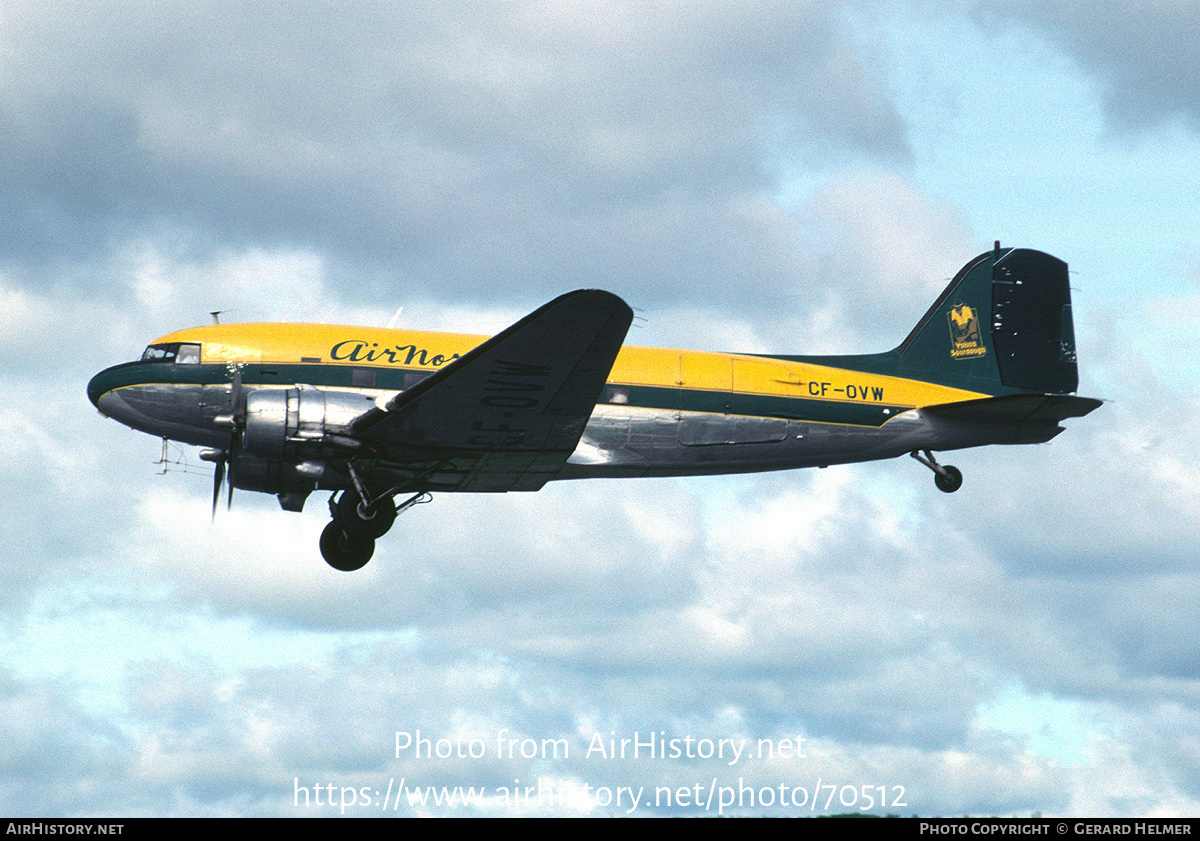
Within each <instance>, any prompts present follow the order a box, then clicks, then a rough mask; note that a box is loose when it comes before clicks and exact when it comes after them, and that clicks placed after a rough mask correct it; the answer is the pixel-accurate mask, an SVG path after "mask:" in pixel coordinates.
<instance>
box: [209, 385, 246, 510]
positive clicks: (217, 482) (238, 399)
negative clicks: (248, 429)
mask: <svg viewBox="0 0 1200 841" xmlns="http://www.w3.org/2000/svg"><path fill="white" fill-rule="evenodd" d="M229 409H230V412H229V414H228V415H224V416H218V417H217V418H215V419H214V420H215V421H216V422H217V423H218V424H225V425H228V426H229V427H230V429H231V432H230V434H229V446H228V447H227V448H226V449H223V450H205V451H204V452H202V453H200V458H201V459H203V460H204V461H211V462H213V463H214V464H215V465H216V470H214V471H213V497H212V515H213V519H216V517H217V503H218V502H219V501H220V499H221V485H222V484H224V482H225V479H226V477H228V479H229V491H228V495H227V496H226V498H225V510H227V511H228V510H229V509H230V508H232V507H233V486H234V473H235V466H236V465H237V454H238V451H239V450H240V449H241V446H242V427H243V426H244V425H245V422H246V399H245V393H244V390H243V388H242V370H241V368H240V367H239V368H234V369H233V379H232V381H231V382H230V386H229Z"/></svg>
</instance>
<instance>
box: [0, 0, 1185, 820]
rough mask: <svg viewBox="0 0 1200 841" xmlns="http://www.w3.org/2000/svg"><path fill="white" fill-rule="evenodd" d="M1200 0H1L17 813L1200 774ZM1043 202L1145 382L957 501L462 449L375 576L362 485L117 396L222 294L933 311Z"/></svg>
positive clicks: (2, 604)
mask: <svg viewBox="0 0 1200 841" xmlns="http://www.w3.org/2000/svg"><path fill="white" fill-rule="evenodd" d="M1197 31H1200V3H1196V2H1192V1H1191V0H1174V2H1172V1H1171V0H1161V1H1160V2H1145V3H1126V2H1117V0H1088V2H1087V3H1086V4H1085V3H1082V2H1073V0H1064V1H1063V2H1057V3H1052V2H1038V1H1037V0H977V2H971V0H907V1H905V0H828V2H801V0H793V2H785V0H774V1H773V0H764V1H763V2H756V3H749V4H748V3H744V2H741V0H696V2H690V3H682V2H668V0H580V1H579V2H555V0H541V2H527V1H526V0H495V2H465V0H446V1H445V2H439V3H411V2H406V0H399V1H398V0H388V2H386V3H382V2H379V3H377V2H357V3H332V2H317V0H290V2H286V3H285V2H257V1H256V0H249V2H238V3H231V2H223V0H191V2H187V3H172V2H167V3H154V4H147V3H143V2H134V0H80V2H77V3H72V4H69V5H64V4H61V3H49V2H44V1H43V0H0V157H2V158H3V160H4V162H5V163H4V166H3V167H0V195H2V196H3V197H4V202H3V204H4V210H3V211H2V212H0V220H2V222H3V224H0V326H2V329H0V350H2V354H3V357H2V358H3V360H4V363H3V368H2V373H0V376H2V378H3V379H2V383H0V385H2V387H0V410H2V411H3V414H4V418H5V429H6V434H5V435H4V436H2V437H0V456H2V457H3V461H4V463H5V465H6V467H7V470H6V475H7V476H8V478H9V489H8V492H7V493H6V494H4V498H3V501H0V523H3V528H4V530H5V534H6V537H7V540H6V541H5V542H6V549H5V551H4V553H3V555H4V559H5V561H6V562H5V563H4V564H3V565H0V584H2V586H0V813H3V814H8V815H13V816H19V815H38V816H89V815H90V816H232V815H249V816H273V815H281V816H309V815H311V816H324V815H343V814H344V815H346V816H362V817H375V816H382V815H396V816H407V815H444V816H465V815H579V816H607V815H624V814H630V815H637V816H649V815H702V816H715V815H717V814H726V815H729V814H750V815H762V814H771V815H774V814H779V815H807V814H823V813H828V812H852V811H867V812H871V813H875V814H886V813H894V814H920V815H926V816H928V815H1017V816H1028V815H1031V814H1035V813H1040V814H1043V815H1047V816H1049V815H1071V816H1197V815H1200V774H1198V773H1197V769H1198V768H1200V607H1198V599H1197V594H1198V593H1200V570H1198V568H1197V562H1196V553H1195V547H1196V546H1197V545H1200V507H1198V506H1197V505H1196V503H1195V500H1196V498H1197V496H1198V495H1200V467H1198V466H1197V462H1196V459H1195V453H1196V441H1197V440H1198V439H1200V421H1198V420H1197V417H1198V412H1197V410H1198V409H1200V389H1198V387H1197V381H1198V376H1200V365H1198V364H1197V361H1196V360H1197V358H1198V356H1197V354H1196V346H1197V344H1198V342H1197V339H1198V337H1200V330H1198V329H1197V325H1198V324H1200V245H1197V243H1196V241H1195V234H1196V232H1197V231H1200V203H1197V202H1196V200H1195V196H1196V194H1197V193H1198V192H1200V166H1198V165H1197V164H1198V162H1200V88H1197V86H1196V85H1195V68H1196V67H1197V66H1200V40H1198V39H1197V37H1196V32H1197ZM995 240H1000V241H1001V242H1002V243H1003V244H1005V245H1011V246H1021V247H1028V248H1036V249H1039V250H1043V251H1047V252H1049V253H1051V254H1054V255H1055V256H1057V257H1059V258H1061V259H1063V260H1065V261H1067V262H1068V263H1069V265H1070V268H1071V284H1072V295H1073V303H1074V313H1075V330H1076V337H1077V343H1078V353H1079V360H1080V372H1081V374H1080V386H1079V392H1080V393H1081V394H1084V395H1086V396H1090V397H1097V398H1100V399H1103V400H1104V401H1106V402H1105V405H1104V406H1103V407H1102V408H1101V409H1099V410H1098V411H1096V412H1094V413H1093V414H1092V415H1090V416H1088V417H1086V418H1082V419H1077V420H1073V421H1069V422H1068V423H1067V424H1066V425H1067V426H1068V427H1069V428H1068V430H1067V431H1066V432H1065V433H1063V434H1062V435H1061V436H1059V437H1058V438H1056V439H1055V440H1054V441H1052V442H1051V443H1049V444H1045V445H1039V446H1027V447H1005V448H983V449H978V450H969V451H963V452H959V453H954V454H953V459H952V460H953V463H954V464H956V465H957V466H958V467H959V468H960V469H961V470H962V471H963V473H964V475H965V477H966V482H965V484H964V486H963V488H962V490H961V491H959V492H958V493H956V494H954V495H952V496H950V495H944V494H941V493H938V492H937V491H936V490H935V489H934V487H933V483H932V481H930V476H929V472H928V470H926V469H925V468H923V467H921V466H920V465H918V464H916V463H915V462H913V461H912V460H911V459H907V458H902V459H898V460H895V461H890V462H876V463H868V464H861V465H854V466H845V467H831V468H828V469H826V470H811V471H791V472H785V473H777V474H763V475H755V476H741V477H711V478H685V479H662V480H642V481H632V480H623V481H602V480H588V481H581V482H575V483H559V484H551V485H549V486H547V487H546V488H545V489H543V490H542V491H540V492H538V493H536V494H507V495H492V496H472V495H454V494H440V495H438V496H437V497H436V499H435V500H434V501H433V503H432V504H430V505H424V506H419V507H416V508H415V509H413V510H411V511H408V512H406V513H405V514H403V515H402V517H401V518H400V520H399V521H398V522H397V525H396V527H395V528H394V529H393V530H392V532H391V533H390V534H389V535H388V536H387V537H385V538H384V539H382V540H381V541H380V543H379V546H378V549H377V551H376V554H375V557H374V559H373V560H372V562H371V563H370V564H369V565H368V566H367V567H366V568H364V569H363V570H361V571H360V572H357V573H354V574H344V573H338V572H336V571H334V570H332V569H330V568H328V567H327V566H326V565H325V564H324V562H323V561H322V560H321V558H320V555H319V552H318V550H317V538H318V535H319V533H320V531H321V529H322V528H323V526H324V524H325V522H326V517H325V516H324V513H323V509H324V499H323V498H321V499H318V498H317V497H316V496H314V497H313V499H312V500H310V504H309V506H308V510H307V511H306V512H305V513H303V514H299V515H298V514H294V513H288V512H284V511H281V510H279V507H278V505H277V504H276V501H275V500H273V499H272V498H270V497H268V496H264V495H257V494H251V493H249V492H240V493H238V494H236V495H235V497H234V506H233V509H232V511H230V512H228V513H226V512H221V513H220V514H219V516H218V517H217V518H216V520H215V522H213V521H211V520H210V513H209V506H210V493H211V467H210V466H209V465H206V464H204V463H202V462H200V461H199V460H198V458H197V454H196V451H195V450H192V449H190V448H186V447H182V446H173V447H172V448H171V450H170V460H171V464H169V465H168V470H167V471H166V473H165V475H160V473H161V472H162V466H161V465H156V464H155V463H154V462H155V461H156V460H157V459H158V457H159V442H158V441H156V440H154V439H152V438H149V437H147V436H145V435H142V434H140V433H136V432H134V431H132V430H129V429H126V428H124V427H122V426H120V425H119V424H117V423H116V422H114V421H111V420H105V419H103V418H101V417H100V416H99V415H98V414H97V413H96V412H95V410H94V409H93V407H92V406H91V405H90V404H89V403H88V401H87V397H86V393H85V387H86V383H87V381H88V379H89V378H90V377H91V376H92V375H93V374H94V373H96V372H97V371H99V370H101V369H103V368H106V367H108V366H110V365H114V364H117V363H119V362H123V361H126V360H130V359H133V358H136V357H137V356H138V355H140V353H141V350H142V349H143V347H144V346H145V345H146V344H148V343H149V342H150V341H152V340H153V339H155V338H157V337H158V336H161V335H163V334H165V333H168V332H171V331H173V330H176V329H179V328H182V327H185V326H192V325H196V324H203V323H207V322H208V321H209V315H208V313H209V312H210V311H213V310H221V311H222V312H223V315H222V320H224V321H252V320H279V321H323V322H331V323H349V324H370V325H379V326H382V325H386V324H387V323H388V322H389V320H390V319H391V318H392V317H393V315H394V314H395V313H396V312H397V310H399V311H400V313H399V318H398V320H397V326H401V327H411V328H421V329H446V330H454V331H459V332H477V333H484V334H486V333H491V332H496V331H498V330H500V329H503V328H504V327H505V326H507V325H508V324H509V323H511V322H512V321H514V320H515V319H517V318H519V317H520V316H521V315H523V314H525V313H526V312H528V311H530V310H532V309H533V308H535V307H536V306H538V305H540V304H541V303H544V302H545V301H547V300H549V299H550V298H552V297H554V296H555V295H558V294H561V293H562V292H565V291H568V290H571V289H576V288H581V287H600V288H605V289H609V290H611V291H613V292H616V293H617V294H619V295H621V296H622V297H623V298H625V299H626V300H627V301H628V302H629V303H630V304H631V306H633V307H634V308H635V312H636V315H637V317H636V320H635V322H634V327H633V329H631V331H630V335H629V339H628V341H629V342H630V343H631V344H642V345H652V346H665V347H690V348H697V349H707V350H723V351H746V352H757V353H835V352H845V353H853V352H874V351H882V350H886V349H888V348H890V347H893V346H894V345H895V344H897V343H898V342H899V340H900V339H902V338H903V337H904V336H905V335H906V334H907V332H908V330H909V329H910V328H911V326H912V325H913V324H915V322H916V320H917V319H918V318H919V317H920V316H921V315H922V314H923V313H924V311H925V309H926V308H927V307H928V305H929V304H930V303H931V302H932V301H933V300H934V298H935V297H936V295H937V294H938V293H939V292H940V291H941V289H942V287H943V286H944V285H945V284H946V282H947V280H948V279H949V278H950V277H952V276H953V275H954V273H955V272H956V271H957V270H958V268H960V267H961V266H962V265H963V264H964V263H966V262H967V261H968V260H970V259H971V258H973V257H974V256H975V255H977V254H979V253H980V252H982V251H985V250H987V249H989V248H990V247H991V246H992V243H993V242H994V241H995ZM639 743H640V746H639ZM623 748H624V750H623ZM635 751H636V753H637V755H636V756H635V755H634V752H635ZM456 787H457V788H456ZM456 792H457V793H456Z"/></svg>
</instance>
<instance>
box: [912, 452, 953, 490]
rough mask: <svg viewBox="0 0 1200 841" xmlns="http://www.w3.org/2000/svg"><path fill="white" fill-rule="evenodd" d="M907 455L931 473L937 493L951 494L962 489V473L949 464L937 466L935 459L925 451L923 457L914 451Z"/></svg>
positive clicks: (930, 453)
mask: <svg viewBox="0 0 1200 841" xmlns="http://www.w3.org/2000/svg"><path fill="white" fill-rule="evenodd" d="M909 455H911V456H912V457H913V458H915V459H916V460H917V461H919V462H921V464H923V465H925V466H926V467H928V468H929V469H930V470H932V471H933V483H934V484H935V485H937V488H938V490H939V491H943V492H944V493H948V494H952V493H954V492H955V491H956V490H958V489H959V488H961V487H962V483H963V476H962V471H961V470H959V469H958V468H957V467H955V466H953V465H951V464H938V463H937V459H935V458H934V457H933V453H932V452H930V451H929V450H925V455H924V456H922V455H921V454H920V453H919V452H917V451H916V450H913V451H912V452H911V453H909Z"/></svg>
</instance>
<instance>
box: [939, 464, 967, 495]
mask: <svg viewBox="0 0 1200 841" xmlns="http://www.w3.org/2000/svg"><path fill="white" fill-rule="evenodd" d="M940 467H941V468H942V470H943V471H945V472H944V473H934V474H933V483H934V484H935V485H937V487H938V490H939V491H943V492H945V493H948V494H952V493H954V492H955V491H956V490H958V489H959V488H961V487H962V483H963V477H962V471H961V470H959V469H958V468H957V467H955V466H954V465H952V464H943V465H940Z"/></svg>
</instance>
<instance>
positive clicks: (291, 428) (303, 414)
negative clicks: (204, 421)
mask: <svg viewBox="0 0 1200 841" xmlns="http://www.w3.org/2000/svg"><path fill="white" fill-rule="evenodd" d="M374 407H375V401H374V400H373V399H372V398H370V397H367V396H366V395H363V394H355V393H353V392H346V391H325V390H324V389H320V388H313V387H311V386H300V387H298V388H286V389H284V388H272V389H266V388H264V389H256V390H255V391H251V392H250V393H248V394H247V395H246V426H245V428H244V430H243V432H242V449H243V450H244V451H245V452H247V453H250V454H252V455H255V456H259V457H261V458H265V459H288V460H290V459H296V458H318V457H320V456H321V455H322V454H323V453H325V452H326V451H328V450H340V451H341V452H343V453H344V452H346V451H347V450H354V449H355V448H356V447H357V446H358V442H357V441H356V440H355V439H354V438H353V437H352V435H351V425H352V424H353V423H354V421H355V420H357V419H358V418H360V417H362V415H364V414H366V413H367V412H369V411H371V409H373V408H374Z"/></svg>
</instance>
